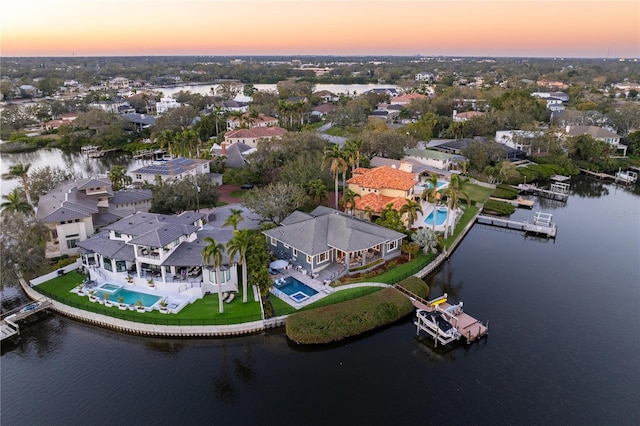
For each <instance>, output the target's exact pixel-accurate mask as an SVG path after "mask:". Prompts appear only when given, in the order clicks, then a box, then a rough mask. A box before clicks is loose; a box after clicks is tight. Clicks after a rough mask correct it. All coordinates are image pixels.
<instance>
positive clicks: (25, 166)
mask: <svg viewBox="0 0 640 426" xmlns="http://www.w3.org/2000/svg"><path fill="white" fill-rule="evenodd" d="M30 168H31V163H16V164H13V165H12V166H9V172H8V173H5V174H4V175H2V179H21V180H22V189H23V190H24V193H25V195H26V196H27V203H29V204H31V205H33V203H32V202H31V194H30V193H29V169H30Z"/></svg>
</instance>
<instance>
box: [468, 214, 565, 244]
mask: <svg viewBox="0 0 640 426" xmlns="http://www.w3.org/2000/svg"><path fill="white" fill-rule="evenodd" d="M551 219H552V216H551V214H550V213H541V212H538V213H536V216H535V217H534V219H533V223H529V222H528V221H517V220H511V219H504V218H501V217H495V216H487V215H478V216H477V217H476V222H477V223H479V224H481V225H490V226H497V227H500V228H507V229H515V230H518V231H523V232H528V233H532V234H540V235H546V236H547V237H548V238H555V237H556V234H557V232H558V227H557V225H556V224H555V223H553V222H551Z"/></svg>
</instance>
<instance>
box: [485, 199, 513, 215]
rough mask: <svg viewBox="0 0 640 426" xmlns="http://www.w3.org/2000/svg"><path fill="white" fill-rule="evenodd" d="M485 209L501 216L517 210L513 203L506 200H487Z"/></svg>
mask: <svg viewBox="0 0 640 426" xmlns="http://www.w3.org/2000/svg"><path fill="white" fill-rule="evenodd" d="M484 211H486V212H489V213H493V214H497V215H500V216H509V215H510V214H512V213H513V212H514V211H516V208H515V207H514V206H513V205H512V204H509V203H505V202H504V201H498V200H487V202H486V203H484Z"/></svg>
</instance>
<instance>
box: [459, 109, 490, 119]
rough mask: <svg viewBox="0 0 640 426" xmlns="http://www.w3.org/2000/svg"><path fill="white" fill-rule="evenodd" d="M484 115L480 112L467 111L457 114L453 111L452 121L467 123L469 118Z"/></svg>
mask: <svg viewBox="0 0 640 426" xmlns="http://www.w3.org/2000/svg"><path fill="white" fill-rule="evenodd" d="M483 115H484V113H483V112H480V111H467V112H460V113H459V112H458V111H456V110H455V109H454V110H453V121H467V120H469V119H471V118H475V117H481V116H483Z"/></svg>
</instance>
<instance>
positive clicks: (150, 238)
mask: <svg viewBox="0 0 640 426" xmlns="http://www.w3.org/2000/svg"><path fill="white" fill-rule="evenodd" d="M157 225H160V226H158V227H156V228H154V229H152V230H150V231H148V232H146V233H144V234H141V235H140V236H138V237H136V238H132V239H131V240H130V242H131V244H140V245H143V246H149V247H164V246H166V245H167V244H169V243H170V242H172V241H175V240H177V239H179V238H180V237H181V236H183V235H190V234H193V233H194V232H196V231H197V230H198V227H197V226H193V225H178V224H173V223H164V224H162V223H160V224H157Z"/></svg>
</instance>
